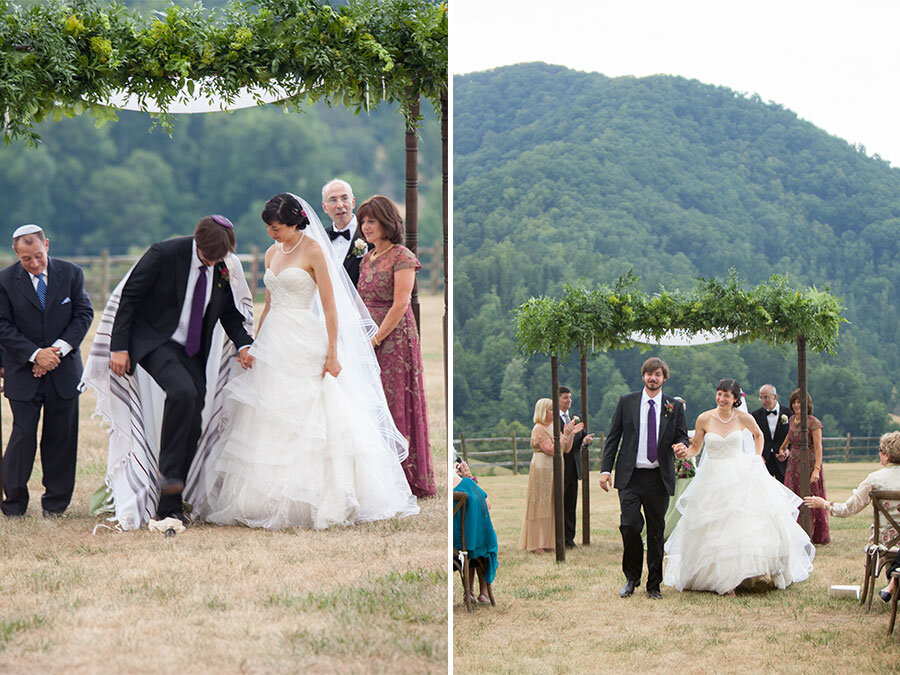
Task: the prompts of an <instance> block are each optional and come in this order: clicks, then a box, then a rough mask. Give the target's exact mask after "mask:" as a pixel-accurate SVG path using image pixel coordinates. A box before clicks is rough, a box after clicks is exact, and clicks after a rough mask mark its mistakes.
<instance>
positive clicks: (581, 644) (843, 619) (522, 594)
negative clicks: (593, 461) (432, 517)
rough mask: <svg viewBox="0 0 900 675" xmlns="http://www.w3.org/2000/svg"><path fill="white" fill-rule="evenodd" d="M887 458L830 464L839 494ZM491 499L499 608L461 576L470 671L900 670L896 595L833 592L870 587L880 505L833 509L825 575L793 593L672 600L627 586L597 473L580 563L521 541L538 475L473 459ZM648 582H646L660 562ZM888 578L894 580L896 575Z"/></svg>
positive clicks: (456, 606) (614, 512)
mask: <svg viewBox="0 0 900 675" xmlns="http://www.w3.org/2000/svg"><path fill="white" fill-rule="evenodd" d="M876 468H879V465H877V464H873V463H869V464H826V465H825V483H826V488H827V490H828V495H829V497H830V498H831V499H834V500H839V501H843V500H844V499H846V498H847V497H848V496H849V495H850V493H851V491H852V490H853V488H855V487H856V486H857V485H858V484H859V482H860V481H861V480H862V479H863V478H864V477H865V476H866V474H867V473H869V472H870V471H873V470H875V469H876ZM472 470H473V472H474V473H475V474H476V475H477V476H479V482H480V485H481V487H482V488H483V489H484V490H485V491H486V492H487V493H488V496H489V498H490V500H491V504H492V510H491V518H492V520H493V522H494V527H495V528H496V530H497V536H498V538H499V540H500V567H499V569H498V570H497V577H496V579H495V581H494V586H493V590H494V596H495V598H496V600H497V606H496V607H491V606H490V605H479V606H477V607H476V608H475V611H473V612H472V613H467V612H466V608H465V605H464V604H463V602H462V585H461V583H460V580H459V575H458V574H457V575H456V576H455V578H454V580H453V590H452V593H453V598H452V606H453V669H454V672H457V673H525V672H527V673H569V672H571V673H579V672H611V671H616V672H643V671H654V672H659V671H670V672H671V671H677V672H689V673H705V672H808V673H860V672H867V673H868V672H885V673H886V672H897V663H898V654H900V644H898V643H897V636H896V633H895V635H893V636H890V637H888V635H887V624H888V618H889V616H890V610H889V605H885V604H884V603H882V602H881V600H879V599H878V598H877V596H876V598H875V601H874V602H873V605H872V607H873V608H872V611H871V612H870V613H869V614H866V613H865V611H864V609H863V608H861V607H860V605H859V602H858V601H857V600H853V599H849V598H829V597H828V588H829V586H831V585H833V584H861V583H862V575H863V561H864V554H863V553H862V545H863V543H864V542H865V540H866V538H867V536H868V527H869V525H870V524H871V522H872V510H871V508H867V509H866V510H865V511H864V512H862V513H859V514H857V515H856V516H853V517H852V518H843V519H842V518H831V521H830V523H831V535H832V541H831V543H830V544H828V545H825V546H819V547H817V553H816V558H815V561H814V563H813V564H814V567H815V569H814V571H813V574H812V576H810V578H809V579H807V580H806V581H804V582H802V583H799V584H795V585H791V586H788V588H787V589H785V590H783V591H779V590H774V589H770V588H765V587H761V586H754V587H751V588H749V589H747V590H743V589H738V592H737V597H735V598H727V597H720V596H718V595H716V594H714V593H700V592H684V593H678V592H677V591H676V590H675V589H673V588H671V587H667V586H663V587H662V592H663V599H662V600H661V601H654V600H649V599H648V598H647V594H646V592H645V587H644V585H643V584H642V586H641V587H640V588H639V589H637V591H636V592H635V594H634V596H633V597H631V598H627V599H622V598H620V597H619V589H620V588H621V586H622V584H623V583H624V581H625V580H624V577H623V575H622V571H621V556H622V541H621V537H620V534H619V529H618V525H619V501H618V498H617V496H616V492H615V490H611V491H610V492H609V493H605V492H603V491H602V490H601V489H600V487H599V484H598V483H599V480H598V477H597V474H596V473H593V474H592V475H591V546H589V547H582V546H581V545H580V542H581V498H580V496H579V502H578V534H577V536H576V542H578V543H579V546H578V548H577V549H574V550H567V551H566V562H565V563H561V564H557V563H556V562H555V556H554V554H552V553H549V554H546V553H545V554H541V555H537V554H533V553H525V552H524V551H520V550H518V549H517V548H516V544H517V543H518V538H519V528H520V527H521V524H522V517H523V514H524V509H525V492H526V489H527V486H528V476H527V475H520V476H512V475H511V473H510V472H504V473H503V475H500V474H501V471H502V470H498V471H497V475H485V473H489V470H488V469H487V467H478V466H477V465H476V466H473V467H472ZM642 582H646V566H645V567H644V576H643V578H642ZM878 584H879V585H877V586H876V588H881V587H882V586H881V585H882V584H883V579H881V580H879V582H878Z"/></svg>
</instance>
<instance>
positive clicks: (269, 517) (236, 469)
mask: <svg viewBox="0 0 900 675" xmlns="http://www.w3.org/2000/svg"><path fill="white" fill-rule="evenodd" d="M264 282H265V284H266V288H267V289H268V290H269V295H270V298H271V304H270V307H269V313H268V314H267V316H266V319H265V322H264V323H263V326H262V328H261V329H260V333H259V336H258V338H257V340H256V342H255V343H254V344H253V346H252V347H251V351H250V353H251V354H252V355H253V356H254V358H255V362H254V364H253V367H252V368H251V369H250V370H248V371H246V372H245V373H243V374H242V375H241V376H240V377H237V378H235V379H233V380H232V381H231V382H230V383H229V384H228V385H227V388H226V391H227V401H226V417H227V420H228V421H227V422H226V426H225V428H224V430H223V433H222V438H221V441H220V442H219V444H218V446H217V448H216V450H215V451H214V454H213V456H211V457H210V459H209V466H208V468H207V478H206V482H207V490H208V506H207V509H208V512H207V513H203V514H200V515H201V517H203V518H204V519H205V520H207V521H210V522H214V523H220V524H230V523H243V524H245V525H249V526H251V527H264V528H268V529H280V528H285V527H297V526H299V527H306V528H314V529H324V528H327V527H330V526H332V525H351V524H354V523H359V522H363V521H371V520H381V519H385V518H392V517H395V516H408V515H412V514H415V513H418V512H419V508H418V506H417V504H416V498H415V497H414V496H413V495H412V493H411V492H410V489H409V485H408V484H407V482H406V476H405V475H404V473H403V468H402V466H401V465H400V461H399V460H398V458H397V454H396V452H395V451H394V450H393V449H392V448H390V447H388V445H387V444H386V443H385V442H383V441H382V437H381V436H380V435H379V433H378V431H377V429H376V428H375V426H374V425H373V423H372V421H371V420H368V419H366V417H365V415H362V414H361V413H360V412H359V410H356V409H355V408H354V404H353V395H352V392H350V391H347V388H346V387H345V386H344V385H343V382H342V379H341V377H340V376H338V377H337V378H334V377H332V376H331V375H326V376H325V377H324V378H323V377H322V369H323V366H324V363H325V356H326V354H327V351H328V335H327V333H326V331H325V326H324V323H323V322H322V320H321V319H320V318H319V317H318V316H316V315H315V314H314V313H313V311H312V307H313V303H314V302H315V299H316V296H317V287H316V284H315V282H314V281H313V279H312V277H311V276H310V275H309V273H307V272H306V270H303V269H301V268H299V267H289V268H286V269H284V270H282V271H281V272H279V273H278V274H277V275H276V274H275V273H274V272H272V270H267V271H266V274H265V277H264ZM338 358H340V354H339V355H338Z"/></svg>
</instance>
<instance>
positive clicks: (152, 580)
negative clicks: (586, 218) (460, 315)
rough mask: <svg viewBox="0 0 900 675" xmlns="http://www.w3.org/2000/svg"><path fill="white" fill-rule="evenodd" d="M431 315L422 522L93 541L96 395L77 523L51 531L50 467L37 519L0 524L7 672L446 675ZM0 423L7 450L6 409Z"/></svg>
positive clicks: (104, 533) (199, 531) (425, 313)
mask: <svg viewBox="0 0 900 675" xmlns="http://www.w3.org/2000/svg"><path fill="white" fill-rule="evenodd" d="M420 300H421V303H422V309H421V315H422V324H423V356H424V359H425V369H426V376H427V383H426V384H427V395H428V403H429V417H430V422H431V440H432V453H433V455H434V464H435V470H436V474H437V483H438V495H439V496H438V497H436V498H433V499H428V500H422V501H421V502H420V506H421V508H422V513H421V514H420V515H418V516H416V517H413V518H408V519H405V520H401V521H390V522H383V523H369V524H365V525H362V526H360V527H354V528H341V529H334V530H329V531H325V532H309V531H304V530H289V531H280V532H266V531H258V530H251V529H249V528H244V527H216V526H209V525H207V526H203V525H200V526H193V527H191V528H189V529H188V530H187V531H186V532H184V533H183V534H180V535H178V536H177V537H175V538H174V539H165V538H164V537H162V536H161V535H159V534H151V533H150V532H148V531H147V530H142V531H139V532H128V533H117V532H113V531H110V530H108V529H103V528H100V529H98V531H97V533H96V534H92V530H93V529H94V526H95V524H96V523H98V522H102V521H100V520H98V519H96V518H93V517H91V516H89V515H88V503H89V499H90V496H91V493H92V492H93V491H94V490H95V489H96V488H97V487H98V486H99V485H100V484H101V483H102V481H103V476H104V473H105V466H106V441H107V437H106V433H105V432H104V431H103V430H101V429H100V428H99V425H98V423H97V421H96V420H92V419H90V415H91V413H92V412H93V408H94V400H93V395H92V394H91V393H90V392H89V393H87V394H85V395H84V396H83V397H82V399H81V406H82V407H81V433H80V441H79V459H78V474H77V481H76V488H75V496H74V499H73V502H72V505H71V506H70V508H69V517H68V518H66V519H65V520H54V521H49V520H44V519H43V518H41V511H40V494H41V492H42V487H41V484H40V462H39V461H38V462H37V463H36V466H35V472H34V475H33V476H32V480H31V482H30V484H29V491H30V492H31V504H30V505H29V512H28V516H27V517H26V518H25V519H24V520H21V521H9V520H6V519H4V518H2V517H0V564H2V570H0V672H2V673H37V672H40V673H63V672H64V673H119V672H128V673H143V672H147V673H149V672H153V673H159V672H162V673H169V672H180V671H188V670H189V671H191V672H200V673H207V672H210V673H211V672H216V673H219V672H225V673H231V672H250V673H282V672H388V671H390V672H410V673H412V672H415V673H422V672H446V670H447V658H448V647H447V625H448V621H447V573H446V562H447V520H446V519H447V499H446V497H445V495H446V489H447V470H446V466H447V450H446V448H447V445H446V435H447V434H446V431H447V429H446V423H445V416H444V393H443V392H444V389H443V361H442V357H441V353H442V348H443V347H442V344H443V343H442V332H441V316H442V313H443V298H442V297H441V296H427V297H422V298H420ZM91 335H92V334H91ZM90 337H91V336H90V335H89V337H88V340H87V341H86V343H85V345H84V350H85V353H86V349H87V344H88V342H89V340H90ZM2 422H3V438H4V447H5V440H6V439H7V438H8V436H9V430H10V426H11V418H10V414H9V407H8V404H7V401H6V399H3V403H2Z"/></svg>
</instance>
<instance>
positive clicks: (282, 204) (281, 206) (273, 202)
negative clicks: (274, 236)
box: [262, 192, 309, 230]
mask: <svg viewBox="0 0 900 675" xmlns="http://www.w3.org/2000/svg"><path fill="white" fill-rule="evenodd" d="M262 219H263V221H265V223H266V225H271V224H272V223H273V222H274V221H278V222H279V223H282V224H283V225H287V226H288V227H296V228H297V229H298V230H302V229H305V228H306V226H307V225H309V218H307V216H306V211H304V210H303V206H301V204H300V202H298V201H297V199H296V198H295V197H294V195H289V194H287V193H286V192H282V193H281V194H279V195H275V196H274V197H272V198H271V199H270V200H269V201H267V202H266V205H265V207H264V208H263V212H262Z"/></svg>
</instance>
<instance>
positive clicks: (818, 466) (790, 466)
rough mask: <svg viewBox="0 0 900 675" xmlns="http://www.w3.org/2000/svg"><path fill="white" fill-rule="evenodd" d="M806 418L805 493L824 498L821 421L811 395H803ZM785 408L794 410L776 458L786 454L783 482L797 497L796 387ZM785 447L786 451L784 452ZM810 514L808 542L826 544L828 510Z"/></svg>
mask: <svg viewBox="0 0 900 675" xmlns="http://www.w3.org/2000/svg"><path fill="white" fill-rule="evenodd" d="M806 405H807V413H808V417H807V418H806V430H807V433H808V437H809V438H808V445H807V447H808V448H809V494H810V495H814V496H816V497H822V498H823V499H824V498H825V476H824V474H823V473H822V423H821V422H820V421H819V420H818V419H817V418H815V417H813V414H812V411H813V404H812V397H811V396H810V395H809V394H808V393H807V394H806ZM788 407H789V408H790V409H791V410H792V411H793V412H794V414H793V415H791V419H790V426H789V427H788V434H787V436H786V437H785V439H784V443H782V444H781V450H780V452H779V456H778V459H779V460H781V461H784V457H785V455H787V461H788V462H787V467H786V469H785V472H784V484H785V485H786V486H787V487H789V488H790V489H791V490H793V491H794V492H795V493H796V494H797V495H798V496H800V497H803V496H805V495H806V492H805V491H802V489H801V488H802V485H801V484H800V483H801V481H802V478H801V477H800V444H801V442H802V441H803V438H802V436H801V435H800V390H799V389H795V390H794V392H793V393H792V394H791V398H790V401H789V402H788ZM788 446H790V450H791V451H790V453H789V454H788ZM811 515H812V533H811V534H812V541H813V543H814V544H827V543H828V542H830V541H831V533H830V532H829V531H828V513H827V511H825V509H813V510H812V511H811Z"/></svg>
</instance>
